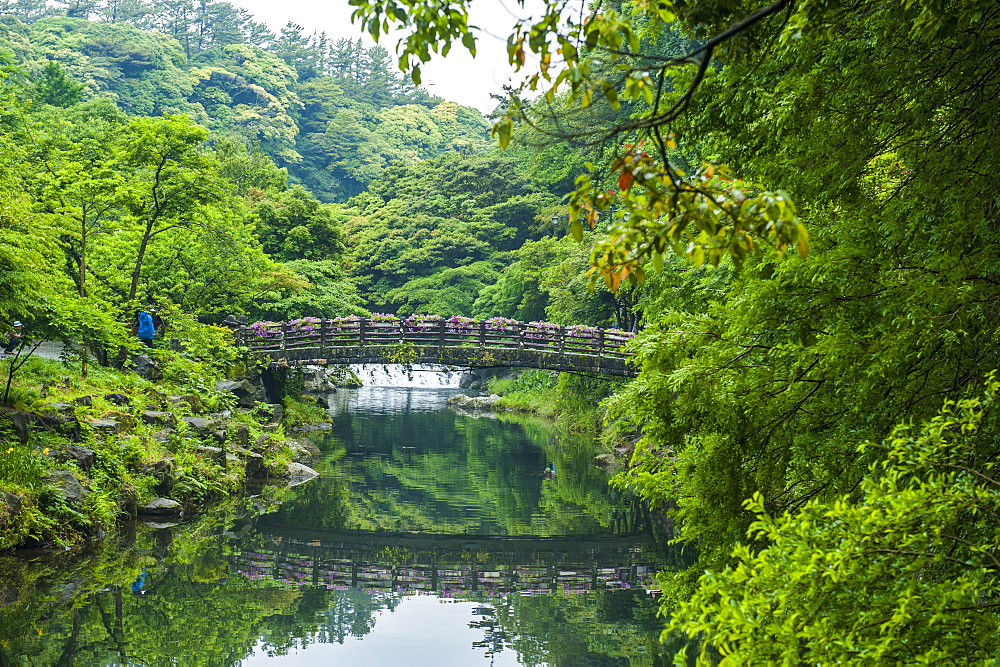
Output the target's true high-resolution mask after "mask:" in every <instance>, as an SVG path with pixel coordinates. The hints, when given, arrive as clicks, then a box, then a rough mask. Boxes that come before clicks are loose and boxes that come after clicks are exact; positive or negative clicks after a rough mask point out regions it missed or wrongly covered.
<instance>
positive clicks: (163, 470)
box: [143, 456, 177, 493]
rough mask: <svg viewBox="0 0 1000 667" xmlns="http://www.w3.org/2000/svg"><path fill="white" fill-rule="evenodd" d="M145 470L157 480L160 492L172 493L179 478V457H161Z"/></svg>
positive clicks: (157, 487)
mask: <svg viewBox="0 0 1000 667" xmlns="http://www.w3.org/2000/svg"><path fill="white" fill-rule="evenodd" d="M143 472H145V473H146V474H147V475H149V476H150V477H152V478H153V479H155V480H156V490H157V492H158V493H170V490H171V489H173V488H174V483H175V482H176V480H177V459H175V458H174V457H172V456H168V457H166V458H163V459H160V460H159V461H156V462H155V463H152V464H150V465H149V466H147V467H146V468H145V470H144V471H143Z"/></svg>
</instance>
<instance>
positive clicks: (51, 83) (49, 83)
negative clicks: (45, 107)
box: [35, 60, 84, 107]
mask: <svg viewBox="0 0 1000 667" xmlns="http://www.w3.org/2000/svg"><path fill="white" fill-rule="evenodd" d="M83 89H84V85H83V84H82V83H77V82H76V81H73V80H72V79H70V78H69V77H68V76H66V72H64V71H63V69H62V66H61V65H59V63H57V62H55V61H53V60H50V61H49V62H47V63H45V69H44V70H42V73H41V75H40V76H39V77H38V78H37V79H35V94H36V95H37V96H38V101H39V102H43V103H45V104H51V105H52V106H55V107H69V106H73V105H74V104H76V103H77V102H79V101H80V100H81V99H82V97H83Z"/></svg>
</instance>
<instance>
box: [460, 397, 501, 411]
mask: <svg viewBox="0 0 1000 667" xmlns="http://www.w3.org/2000/svg"><path fill="white" fill-rule="evenodd" d="M499 400H500V396H498V395H497V394H490V395H489V396H466V395H465V394H458V395H456V396H452V397H451V398H449V399H448V405H453V406H456V407H459V408H465V409H466V410H492V409H493V406H494V405H495V404H496V402H497V401H499Z"/></svg>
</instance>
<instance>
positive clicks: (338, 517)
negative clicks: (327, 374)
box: [278, 411, 613, 535]
mask: <svg viewBox="0 0 1000 667" xmlns="http://www.w3.org/2000/svg"><path fill="white" fill-rule="evenodd" d="M335 429H336V430H335V432H334V434H332V435H331V436H330V437H329V438H328V439H327V441H326V442H325V443H323V448H324V449H325V450H326V451H328V452H331V454H329V455H328V456H327V458H326V459H325V460H324V465H325V466H326V469H325V470H326V472H325V475H324V477H323V478H321V479H318V480H314V481H313V482H311V483H310V484H309V485H307V487H306V488H303V490H302V493H301V495H300V496H299V497H298V498H297V499H296V500H295V501H293V502H292V503H289V504H287V505H285V506H284V507H282V509H281V510H279V513H278V517H279V520H280V521H281V522H282V523H286V524H287V525H295V526H301V527H326V528H350V529H360V530H365V531H394V532H405V531H409V532H428V533H439V534H443V533H452V534H454V533H462V534H464V533H471V534H497V535H531V534H534V535H564V534H581V533H584V534H585V533H607V532H609V526H610V524H611V522H612V514H613V511H612V505H611V499H610V491H609V489H608V487H607V477H606V474H605V473H604V472H603V471H601V470H599V469H597V468H595V467H594V466H593V465H592V464H591V460H592V458H593V455H594V453H595V447H596V445H595V443H594V442H593V440H592V439H590V438H586V437H581V436H575V435H573V434H569V433H559V432H558V431H557V430H556V429H555V428H554V427H553V426H552V424H551V423H550V422H543V421H536V420H530V419H528V420H524V421H523V422H521V421H518V422H515V423H511V421H510V420H505V421H504V422H501V421H497V420H486V419H472V418H469V417H462V416H458V415H456V414H454V413H452V412H448V411H439V412H411V413H400V414H394V415H364V414H345V415H342V416H341V417H339V418H338V421H337V423H336V427H335ZM550 464H554V465H555V467H556V469H557V470H558V474H557V475H555V476H551V477H545V476H544V475H543V474H542V472H543V471H544V470H545V468H546V467H547V466H549V465H550Z"/></svg>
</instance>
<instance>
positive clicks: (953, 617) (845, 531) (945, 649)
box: [671, 381, 1000, 665]
mask: <svg viewBox="0 0 1000 667" xmlns="http://www.w3.org/2000/svg"><path fill="white" fill-rule="evenodd" d="M997 389H1000V383H997V382H996V381H991V382H989V383H988V387H987V393H986V396H985V398H984V399H982V400H980V399H964V400H960V401H958V402H953V401H946V402H945V405H944V407H943V408H942V410H941V412H940V414H938V415H937V416H935V417H934V418H932V419H931V420H930V421H928V422H926V423H925V424H923V425H922V426H920V427H917V426H915V425H911V424H902V425H900V426H898V427H897V428H896V429H895V430H894V431H893V433H892V434H891V435H890V436H889V438H887V439H886V440H885V441H884V442H883V443H882V444H881V445H878V446H876V445H874V444H871V443H869V444H867V445H863V446H862V447H861V451H862V452H864V450H866V449H878V450H879V454H880V459H881V461H880V462H879V463H876V464H874V465H872V467H871V470H870V472H869V474H868V475H867V476H866V477H865V479H864V480H863V481H862V482H861V486H860V489H859V492H858V493H855V494H850V495H844V496H841V497H838V498H834V499H831V500H826V501H820V500H811V501H809V502H808V503H806V504H805V505H804V506H803V507H802V508H801V509H799V510H797V511H795V512H791V513H788V514H785V515H783V516H781V517H772V516H771V515H770V514H769V513H768V512H767V511H766V510H765V508H764V506H765V504H764V499H763V498H761V497H760V496H755V497H754V498H753V499H751V500H749V501H747V503H746V505H747V509H749V510H751V511H753V512H754V513H755V514H756V515H757V519H756V521H755V522H754V523H753V524H752V525H751V527H750V533H749V535H748V537H749V538H750V539H751V540H753V541H755V542H757V543H758V544H763V545H766V546H765V547H764V548H763V549H761V550H759V551H758V550H755V549H752V548H750V547H749V546H744V545H741V546H739V547H738V548H737V549H736V551H735V553H734V560H735V563H734V564H733V565H732V566H731V567H727V568H726V569H725V570H723V571H722V572H708V573H706V574H704V575H702V577H701V578H700V579H699V581H698V589H697V592H696V594H695V595H694V596H692V597H691V598H690V599H689V600H686V601H684V602H683V603H682V604H681V605H680V607H679V609H678V610H677V611H676V612H674V618H673V620H672V621H671V627H672V628H675V629H680V630H683V631H685V632H686V633H687V634H688V636H690V637H692V638H693V637H696V636H700V637H701V638H702V640H703V652H702V654H701V657H700V662H702V663H704V664H716V661H715V659H714V657H713V656H712V653H711V650H712V649H710V648H709V647H712V648H713V649H714V650H717V651H718V652H719V654H720V655H721V656H723V660H722V664H734V665H737V664H748V663H754V664H759V663H775V664H779V663H780V664H800V663H802V662H803V661H805V662H809V663H817V664H830V663H836V662H850V663H858V662H863V663H882V662H905V663H921V662H937V661H958V662H962V663H972V662H978V661H989V660H990V659H991V658H992V657H993V656H995V655H996V654H997V651H998V650H1000V632H998V631H997V627H998V626H997V608H998V607H1000V582H998V574H1000V563H998V561H997V544H1000V534H998V532H997V525H996V521H995V520H994V517H995V516H996V513H997V511H998V510H1000V483H998V482H997V481H996V473H995V470H996V461H995V457H994V455H993V452H994V448H995V437H994V436H993V432H994V429H993V426H992V422H993V421H995V414H994V415H989V412H990V407H991V405H992V404H993V401H994V400H995V395H996V391H997ZM988 415H989V416H988ZM991 417H992V418H991Z"/></svg>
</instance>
